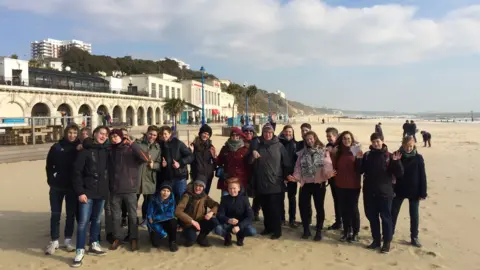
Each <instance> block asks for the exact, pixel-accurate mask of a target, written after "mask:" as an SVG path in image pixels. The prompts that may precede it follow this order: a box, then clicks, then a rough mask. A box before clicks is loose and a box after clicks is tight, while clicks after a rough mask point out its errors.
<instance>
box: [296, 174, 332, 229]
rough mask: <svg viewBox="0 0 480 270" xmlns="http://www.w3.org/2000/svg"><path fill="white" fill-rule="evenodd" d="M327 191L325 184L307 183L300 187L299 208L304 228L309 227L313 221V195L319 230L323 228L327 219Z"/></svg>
mask: <svg viewBox="0 0 480 270" xmlns="http://www.w3.org/2000/svg"><path fill="white" fill-rule="evenodd" d="M326 192H327V189H326V186H325V184H314V183H307V184H304V185H303V186H302V187H301V188H300V195H299V208H300V217H301V218H302V224H303V228H304V229H308V228H309V226H310V224H311V223H312V197H313V202H314V204H315V211H316V212H317V226H316V228H317V230H321V229H322V228H323V222H324V221H325V207H324V204H325V193H326Z"/></svg>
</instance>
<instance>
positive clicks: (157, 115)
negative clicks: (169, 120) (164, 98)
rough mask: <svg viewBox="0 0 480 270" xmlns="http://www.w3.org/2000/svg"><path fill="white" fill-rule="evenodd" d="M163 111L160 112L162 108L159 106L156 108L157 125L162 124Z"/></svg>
mask: <svg viewBox="0 0 480 270" xmlns="http://www.w3.org/2000/svg"><path fill="white" fill-rule="evenodd" d="M161 114H162V113H161V112H160V108H157V109H156V110H155V125H160V115H161Z"/></svg>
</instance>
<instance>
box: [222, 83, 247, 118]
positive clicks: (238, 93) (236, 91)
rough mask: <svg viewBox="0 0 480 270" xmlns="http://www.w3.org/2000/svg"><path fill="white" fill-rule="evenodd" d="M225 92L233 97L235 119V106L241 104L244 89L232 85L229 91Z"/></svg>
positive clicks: (233, 115)
mask: <svg viewBox="0 0 480 270" xmlns="http://www.w3.org/2000/svg"><path fill="white" fill-rule="evenodd" d="M225 92H227V93H229V94H230V95H232V96H233V106H232V107H233V109H232V118H235V105H236V104H238V103H239V100H240V98H241V97H242V95H243V87H242V86H240V85H238V84H236V83H231V84H230V85H229V86H228V87H227V89H225Z"/></svg>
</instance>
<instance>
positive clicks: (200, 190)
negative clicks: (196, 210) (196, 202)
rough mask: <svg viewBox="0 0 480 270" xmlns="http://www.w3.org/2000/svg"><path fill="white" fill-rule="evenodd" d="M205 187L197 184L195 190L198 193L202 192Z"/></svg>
mask: <svg viewBox="0 0 480 270" xmlns="http://www.w3.org/2000/svg"><path fill="white" fill-rule="evenodd" d="M203 189H204V188H203V186H202V185H195V186H194V187H193V191H194V192H195V194H197V195H200V194H202V192H203Z"/></svg>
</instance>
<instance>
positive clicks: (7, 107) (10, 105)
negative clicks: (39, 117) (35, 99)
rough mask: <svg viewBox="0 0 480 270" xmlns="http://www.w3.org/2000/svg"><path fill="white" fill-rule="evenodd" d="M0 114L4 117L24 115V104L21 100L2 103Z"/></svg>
mask: <svg viewBox="0 0 480 270" xmlns="http://www.w3.org/2000/svg"><path fill="white" fill-rule="evenodd" d="M0 115H1V116H2V117H7V118H8V117H12V118H18V117H24V116H25V110H24V109H23V107H22V105H21V104H20V103H19V102H15V101H13V102H4V103H2V104H0Z"/></svg>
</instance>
